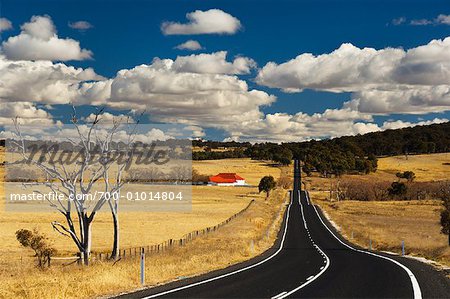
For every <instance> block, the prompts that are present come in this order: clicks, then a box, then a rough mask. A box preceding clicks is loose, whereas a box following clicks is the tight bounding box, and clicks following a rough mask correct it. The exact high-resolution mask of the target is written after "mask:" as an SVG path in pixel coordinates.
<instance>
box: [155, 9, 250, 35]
mask: <svg viewBox="0 0 450 299" xmlns="http://www.w3.org/2000/svg"><path fill="white" fill-rule="evenodd" d="M186 18H187V19H188V20H189V22H188V23H186V24H182V23H177V22H163V23H162V25H161V31H162V32H163V34H164V35H191V34H234V33H236V32H237V31H238V30H239V29H240V28H241V22H240V21H239V20H238V19H237V18H235V17H233V16H232V15H230V14H228V13H226V12H224V11H222V10H220V9H210V10H207V11H201V10H196V11H194V12H190V13H187V14H186Z"/></svg>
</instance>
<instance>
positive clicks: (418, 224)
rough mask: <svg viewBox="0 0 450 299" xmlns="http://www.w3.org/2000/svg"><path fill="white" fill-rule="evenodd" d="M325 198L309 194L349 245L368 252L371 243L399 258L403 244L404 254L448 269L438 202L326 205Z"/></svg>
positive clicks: (448, 253) (449, 261)
mask: <svg viewBox="0 0 450 299" xmlns="http://www.w3.org/2000/svg"><path fill="white" fill-rule="evenodd" d="M326 196H327V195H325V194H323V193H321V192H312V193H311V198H312V199H313V200H314V201H315V203H317V204H319V205H320V207H321V208H322V209H323V210H324V211H325V212H326V213H327V214H328V215H329V217H330V218H331V220H333V222H335V223H336V224H337V225H338V227H339V230H340V231H341V233H342V234H344V236H346V238H347V239H349V240H351V241H352V242H354V243H356V244H358V245H360V246H362V247H364V248H368V246H369V239H371V240H372V247H373V248H374V249H377V250H385V251H391V252H396V253H399V254H400V253H401V242H402V241H404V242H405V251H406V254H409V255H413V256H421V257H425V258H428V259H431V260H435V261H437V262H440V263H442V264H445V265H447V266H450V247H449V246H448V245H447V244H448V241H447V240H448V239H447V236H446V235H444V234H441V233H440V225H439V212H440V210H441V203H440V202H439V201H438V200H424V201H382V202H380V201H368V202H361V201H351V200H348V201H340V202H330V201H329V200H328V199H326ZM324 197H325V198H324ZM352 232H353V239H352Z"/></svg>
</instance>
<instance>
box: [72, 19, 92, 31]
mask: <svg viewBox="0 0 450 299" xmlns="http://www.w3.org/2000/svg"><path fill="white" fill-rule="evenodd" d="M68 25H69V27H70V28H72V29H76V30H80V31H85V30H88V29H91V28H93V27H94V26H92V24H91V23H89V22H88V21H76V22H69V23H68Z"/></svg>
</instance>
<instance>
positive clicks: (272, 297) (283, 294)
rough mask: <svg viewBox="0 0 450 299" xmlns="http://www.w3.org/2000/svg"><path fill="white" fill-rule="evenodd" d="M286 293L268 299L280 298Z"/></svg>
mask: <svg viewBox="0 0 450 299" xmlns="http://www.w3.org/2000/svg"><path fill="white" fill-rule="evenodd" d="M286 293H287V292H286V291H285V292H282V293H280V294H278V295H276V296H273V297H272V298H270V299H278V298H280V296H283V295H284V294H286Z"/></svg>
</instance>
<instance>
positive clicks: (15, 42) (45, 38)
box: [1, 16, 92, 61]
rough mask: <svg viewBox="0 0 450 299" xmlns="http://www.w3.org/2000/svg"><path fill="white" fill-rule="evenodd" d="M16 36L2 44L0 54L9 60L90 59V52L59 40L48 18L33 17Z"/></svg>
mask: <svg viewBox="0 0 450 299" xmlns="http://www.w3.org/2000/svg"><path fill="white" fill-rule="evenodd" d="M20 28H21V29H22V31H21V32H20V34H19V35H17V36H12V37H10V38H8V40H7V41H5V42H3V43H2V49H1V50H2V53H3V54H4V55H5V56H6V57H7V58H8V59H10V60H52V61H55V60H58V61H67V60H85V59H91V58H92V52H91V51H90V50H86V49H81V48H80V43H79V42H78V41H76V40H73V39H70V38H65V39H62V38H59V37H58V35H57V33H56V28H55V25H54V24H53V21H52V19H51V18H50V17H49V16H33V17H32V18H31V20H30V22H28V23H25V24H23V25H22V26H21V27H20Z"/></svg>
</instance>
